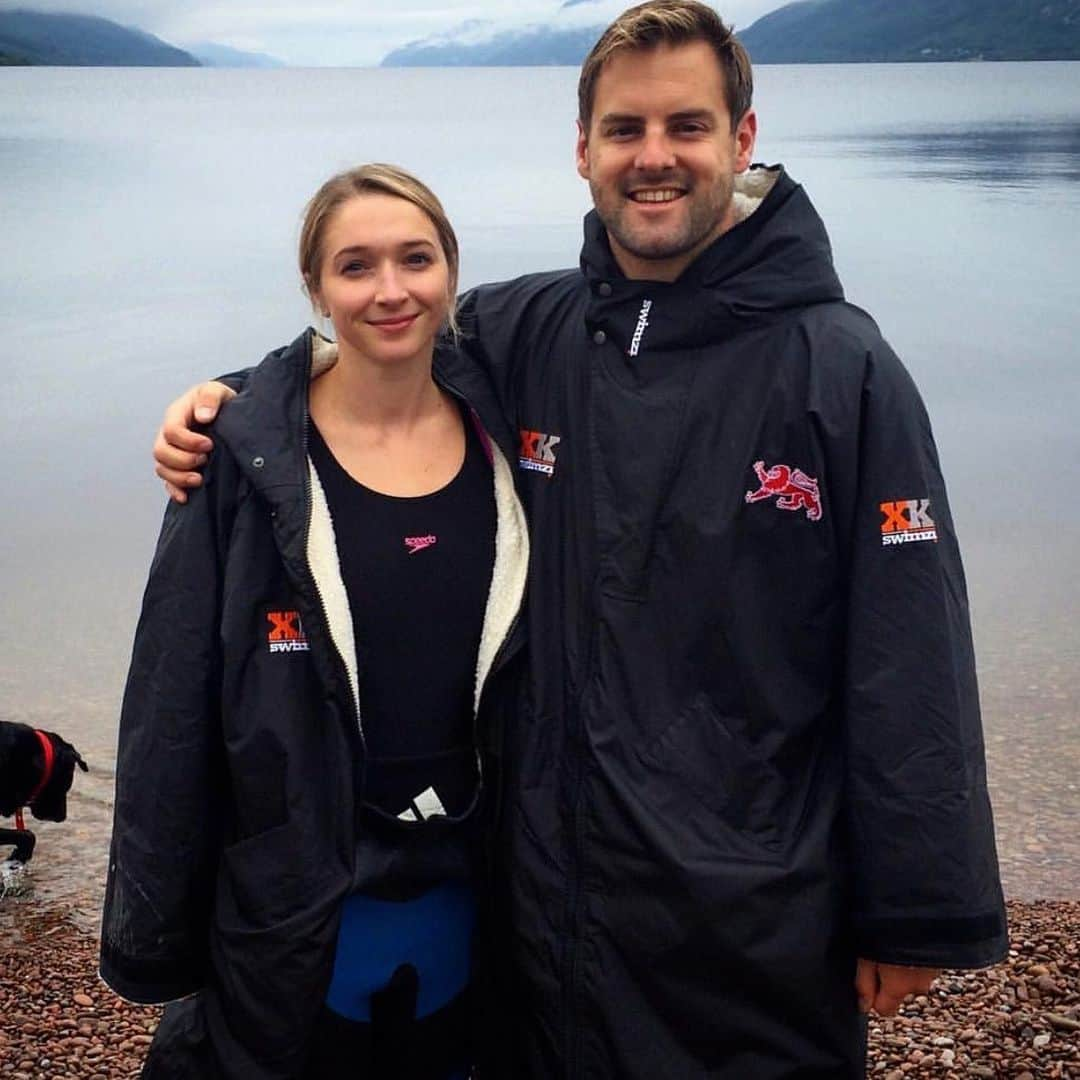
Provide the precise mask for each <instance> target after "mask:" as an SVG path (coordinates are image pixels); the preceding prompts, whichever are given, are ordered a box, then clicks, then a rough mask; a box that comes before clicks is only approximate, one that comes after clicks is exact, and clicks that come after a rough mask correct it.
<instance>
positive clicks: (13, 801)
mask: <svg viewBox="0 0 1080 1080" xmlns="http://www.w3.org/2000/svg"><path fill="white" fill-rule="evenodd" d="M42 737H43V738H42ZM46 742H47V743H48V746H47V747H46V745H45V743H46ZM76 765H78V766H79V768H80V769H82V771H83V772H86V771H87V768H86V762H85V761H83V759H82V756H81V755H80V754H79V751H78V750H76V749H75V747H74V746H72V745H71V743H69V742H67V740H65V739H62V738H61V737H60V736H59V735H57V734H56V733H55V732H52V731H42V732H38V731H36V730H35V729H34V728H32V727H29V726H28V725H26V724H11V723H7V722H5V721H0V815H3V816H5V817H7V816H9V815H11V814H14V813H15V811H16V810H18V809H19V807H21V806H29V807H30V812H31V813H32V814H33V815H34V817H36V818H38V819H39V820H41V821H63V820H64V819H65V818H66V817H67V793H68V791H69V790H70V789H71V781H72V779H73V777H74V775H75V766H76Z"/></svg>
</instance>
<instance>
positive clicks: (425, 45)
mask: <svg viewBox="0 0 1080 1080" xmlns="http://www.w3.org/2000/svg"><path fill="white" fill-rule="evenodd" d="M621 6H623V5H622V4H619V5H616V7H615V8H612V6H611V5H610V4H609V3H607V2H606V0H563V3H562V4H561V5H560V7H559V8H558V10H557V11H556V12H555V15H554V17H553V18H552V20H550V21H549V22H548V23H547V24H545V25H534V26H526V27H516V28H511V27H508V26H506V24H499V23H490V22H488V23H478V22H470V23H465V24H463V25H462V26H459V27H457V28H456V29H455V30H454V31H452V32H450V33H448V34H443V35H439V36H436V37H431V38H425V39H423V40H420V41H413V42H410V43H409V44H408V45H403V46H402V47H401V48H399V49H395V50H394V51H393V52H391V53H389V54H388V55H387V56H386V57H385V58H384V59H383V61H382V64H383V67H464V66H477V67H484V66H491V65H512V66H527V65H546V64H573V65H576V64H580V63H581V61H582V60H584V59H585V55H586V54H587V53H588V51H589V49H590V48H591V47H592V45H593V44H594V43H595V41H596V39H597V38H598V37H599V36H600V34H601V33H602V32H603V29H604V26H605V25H606V23H607V21H608V20H609V19H610V18H613V17H614V15H615V14H617V11H618V8H620V7H621ZM716 6H717V8H718V9H719V10H720V11H721V13H722V12H723V4H722V2H718V3H717V4H716ZM594 8H595V9H597V10H596V11H593V10H592V9H594ZM601 9H603V10H601ZM608 9H610V10H608ZM571 18H572V25H566V23H567V22H568V21H570V20H571ZM593 19H595V22H593ZM739 38H740V40H742V41H743V42H744V43H745V45H746V47H747V48H748V49H749V51H750V55H751V57H752V58H753V59H754V61H755V62H756V63H763V64H770V63H772V64H800V63H821V62H840V61H847V62H854V61H862V62H870V61H878V62H880V61H894V60H909V61H910V60H1076V59H1080V0H802V2H800V3H794V4H788V5H787V6H785V7H782V8H780V9H779V10H777V11H774V12H772V13H771V14H769V15H765V16H763V17H762V18H760V19H758V21H757V22H755V23H754V24H753V25H752V26H750V27H749V28H748V29H746V30H740V31H739Z"/></svg>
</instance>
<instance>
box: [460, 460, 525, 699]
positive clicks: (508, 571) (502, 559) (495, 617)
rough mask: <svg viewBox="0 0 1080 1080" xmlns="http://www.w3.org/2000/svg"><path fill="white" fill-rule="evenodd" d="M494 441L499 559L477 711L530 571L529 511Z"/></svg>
mask: <svg viewBox="0 0 1080 1080" xmlns="http://www.w3.org/2000/svg"><path fill="white" fill-rule="evenodd" d="M490 445H491V458H492V461H491V464H492V473H493V482H494V487H495V513H496V520H497V522H498V525H497V528H496V531H495V563H494V565H493V566H492V568H491V588H490V589H489V590H488V599H487V608H486V610H485V612H484V629H483V631H482V633H481V635H480V648H479V650H478V651H477V654H476V686H475V689H474V692H473V711H474V712H476V711H478V710H479V708H480V695H481V693H483V690H484V683H485V682H486V681H487V677H488V675H490V674H491V665H492V664H493V663H494V662H495V656H496V654H497V653H498V651H499V646H500V645H502V643H503V641H504V640H505V639H506V636H507V634H509V633H510V628H511V626H513V624H514V619H515V618H516V617H517V613H518V611H520V610H521V603H522V600H523V599H524V596H525V581H526V578H527V577H528V572H529V528H528V525H527V524H526V522H525V511H524V510H523V509H522V508H521V501H520V500H519V499H518V497H517V492H515V490H514V474H513V472H512V471H511V469H510V466H509V465H508V464H507V462H506V458H505V457H503V455H502V451H501V450H500V449H499V448H498V447H497V446H496V445H495V443H494V442H492V443H490Z"/></svg>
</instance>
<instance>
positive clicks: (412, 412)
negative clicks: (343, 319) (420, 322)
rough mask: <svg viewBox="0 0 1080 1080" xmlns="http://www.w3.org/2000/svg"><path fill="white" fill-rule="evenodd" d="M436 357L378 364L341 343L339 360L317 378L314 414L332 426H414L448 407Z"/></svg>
mask: <svg viewBox="0 0 1080 1080" xmlns="http://www.w3.org/2000/svg"><path fill="white" fill-rule="evenodd" d="M431 359H432V357H431V353H429V354H428V355H426V356H423V355H421V356H417V357H414V358H411V359H409V360H405V361H402V362H400V363H395V364H377V363H373V362H372V361H370V360H368V359H366V358H365V357H363V356H358V355H354V354H352V353H351V351H350V350H348V349H347V348H341V347H340V346H339V349H338V360H337V363H336V364H334V366H333V367H332V368H330V370H329V371H327V372H326V374H325V375H322V376H320V377H319V378H318V379H316V380H315V381H314V382H313V383H312V384H311V391H310V408H311V415H312V417H313V418H314V419H315V422H316V423H325V424H327V425H329V426H336V425H338V424H348V425H350V426H351V425H359V426H361V427H365V428H368V429H376V430H392V429H395V430H403V429H404V430H407V429H410V428H412V427H414V426H415V425H416V424H418V423H422V422H423V421H424V420H425V419H426V418H428V417H430V416H431V415H432V413H434V412H437V411H439V410H441V409H442V408H443V407H444V401H445V396H444V394H443V392H442V391H441V390H440V389H439V387H438V386H437V385H436V383H435V380H434V379H433V378H432V375H431Z"/></svg>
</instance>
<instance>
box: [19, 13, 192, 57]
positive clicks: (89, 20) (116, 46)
mask: <svg viewBox="0 0 1080 1080" xmlns="http://www.w3.org/2000/svg"><path fill="white" fill-rule="evenodd" d="M0 57H2V58H6V60H7V62H9V63H24V64H52V65H62V66H65V67H199V61H198V60H196V59H195V57H194V56H192V55H191V54H190V53H186V52H184V51H183V49H177V48H175V47H174V46H172V45H167V44H166V43H165V42H164V41H162V40H161V39H160V38H156V37H154V36H153V34H146V33H144V32H143V31H142V30H136V29H134V28H132V27H127V26H120V25H119V23H114V22H110V21H109V20H108V19H99V18H97V17H96V16H94V15H45V14H42V13H41V12H37V11H22V10H16V11H0ZM0 62H4V61H3V60H0Z"/></svg>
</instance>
